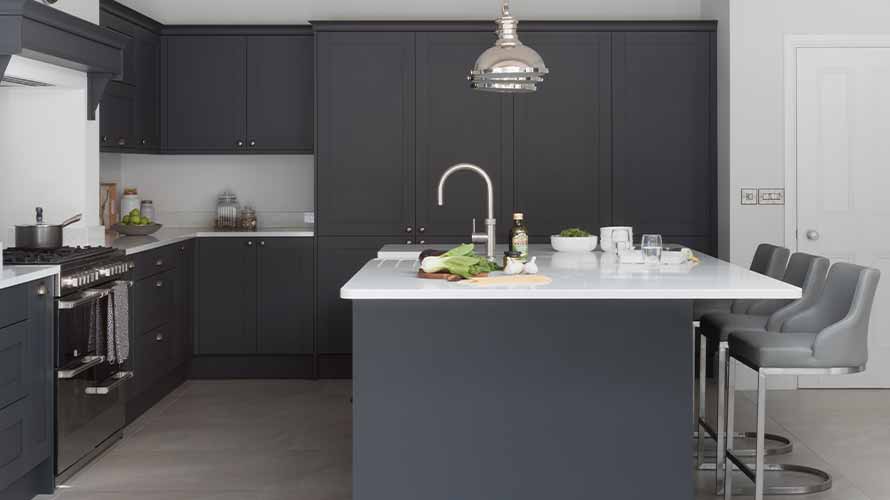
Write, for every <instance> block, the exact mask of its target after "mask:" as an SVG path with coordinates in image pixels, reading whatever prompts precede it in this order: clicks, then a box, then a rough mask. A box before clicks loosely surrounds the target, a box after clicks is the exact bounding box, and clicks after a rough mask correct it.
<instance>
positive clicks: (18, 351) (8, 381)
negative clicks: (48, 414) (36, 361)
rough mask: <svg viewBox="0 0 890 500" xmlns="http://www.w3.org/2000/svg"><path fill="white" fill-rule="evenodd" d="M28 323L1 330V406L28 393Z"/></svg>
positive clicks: (7, 404) (3, 406)
mask: <svg viewBox="0 0 890 500" xmlns="http://www.w3.org/2000/svg"><path fill="white" fill-rule="evenodd" d="M27 360H28V323H26V322H21V323H17V324H15V325H13V326H9V327H6V328H3V329H2V330H0V408H5V407H6V406H9V405H10V404H12V403H14V402H16V401H18V400H20V399H22V398H23V397H25V395H26V394H27V393H28V380H27V371H26V368H28V367H29V366H28V363H27Z"/></svg>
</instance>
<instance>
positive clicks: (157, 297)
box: [131, 271, 176, 334]
mask: <svg viewBox="0 0 890 500" xmlns="http://www.w3.org/2000/svg"><path fill="white" fill-rule="evenodd" d="M175 288H176V273H175V271H166V272H164V273H161V274H158V275H155V276H151V277H148V278H145V279H141V280H139V281H137V282H136V285H135V286H134V287H133V305H132V307H131V309H132V310H133V311H134V315H135V316H134V317H135V319H134V323H133V324H134V328H135V329H136V334H141V333H145V332H148V331H150V330H154V329H155V328H157V327H159V326H161V325H163V324H166V323H170V322H173V321H174V319H175V311H174V310H173V298H174V296H175V292H176V290H175Z"/></svg>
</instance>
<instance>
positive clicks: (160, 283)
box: [155, 280, 164, 288]
mask: <svg viewBox="0 0 890 500" xmlns="http://www.w3.org/2000/svg"><path fill="white" fill-rule="evenodd" d="M155 286H156V287H158V288H161V287H162V286H164V281H163V280H157V281H155Z"/></svg>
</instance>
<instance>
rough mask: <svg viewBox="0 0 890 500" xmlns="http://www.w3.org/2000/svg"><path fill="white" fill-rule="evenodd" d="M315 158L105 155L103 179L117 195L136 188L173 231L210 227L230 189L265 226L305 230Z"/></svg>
mask: <svg viewBox="0 0 890 500" xmlns="http://www.w3.org/2000/svg"><path fill="white" fill-rule="evenodd" d="M313 161H314V159H313V157H312V156H308V155H299V156H296V155H280V156H279V155H255V156H254V155H250V156H248V155H183V156H176V155H119V154H110V153H106V154H103V155H102V180H103V181H107V182H117V183H118V192H122V191H123V188H124V187H136V188H137V189H139V195H140V197H141V198H142V199H150V200H152V201H153V202H154V205H155V210H156V212H157V217H156V218H157V220H158V221H159V222H161V223H163V224H165V225H167V226H170V227H209V226H210V225H211V224H212V221H213V216H214V210H215V208H216V198H217V196H218V195H219V193H220V192H222V191H223V190H226V189H230V190H231V191H232V192H234V193H235V194H236V195H238V201H239V202H240V203H241V204H242V205H246V204H251V205H254V207H255V208H256V210H257V216H258V218H259V221H260V224H261V225H262V226H265V227H292V226H299V225H303V213H304V212H312V211H313V210H314V207H315V190H314V170H313V169H314V167H313Z"/></svg>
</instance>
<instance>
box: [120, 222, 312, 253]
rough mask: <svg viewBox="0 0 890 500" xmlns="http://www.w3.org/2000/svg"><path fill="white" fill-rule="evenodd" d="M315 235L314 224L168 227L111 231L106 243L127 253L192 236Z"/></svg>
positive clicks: (143, 250)
mask: <svg viewBox="0 0 890 500" xmlns="http://www.w3.org/2000/svg"><path fill="white" fill-rule="evenodd" d="M313 236H315V229H314V228H313V227H312V226H305V227H285V228H265V229H261V230H259V231H216V230H214V229H206V228H166V227H162V228H161V229H160V230H159V231H158V232H156V233H154V234H151V235H148V236H124V235H118V234H117V233H111V234H110V235H109V236H107V238H106V243H105V244H106V245H107V246H110V247H113V248H119V249H121V250H125V251H126V252H127V255H133V254H137V253H139V252H145V251H147V250H153V249H155V248H160V247H163V246H167V245H172V244H173V243H179V242H181V241H186V240H190V239H192V238H311V237H313Z"/></svg>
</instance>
